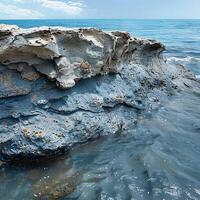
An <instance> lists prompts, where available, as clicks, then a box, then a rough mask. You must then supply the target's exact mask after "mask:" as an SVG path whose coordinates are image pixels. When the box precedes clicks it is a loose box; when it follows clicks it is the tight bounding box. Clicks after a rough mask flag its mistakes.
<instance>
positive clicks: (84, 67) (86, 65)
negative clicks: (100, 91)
mask: <svg viewBox="0 0 200 200" xmlns="http://www.w3.org/2000/svg"><path fill="white" fill-rule="evenodd" d="M80 68H81V70H82V71H83V72H84V73H89V72H90V71H91V65H90V64H89V63H88V62H82V63H81V65H80Z"/></svg>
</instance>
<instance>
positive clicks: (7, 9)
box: [0, 0, 43, 19]
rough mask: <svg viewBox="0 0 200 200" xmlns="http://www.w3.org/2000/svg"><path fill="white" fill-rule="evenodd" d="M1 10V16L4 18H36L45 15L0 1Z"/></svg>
mask: <svg viewBox="0 0 200 200" xmlns="http://www.w3.org/2000/svg"><path fill="white" fill-rule="evenodd" d="M18 1H19V0H18ZM0 10H1V12H0V17H3V18H4V19H36V18H41V17H43V15H42V14H41V13H40V12H38V11H35V10H30V9H27V8H20V7H18V6H16V5H12V4H6V3H0Z"/></svg>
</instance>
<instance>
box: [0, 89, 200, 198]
mask: <svg viewBox="0 0 200 200" xmlns="http://www.w3.org/2000/svg"><path fill="white" fill-rule="evenodd" d="M199 157H200V92H197V91H193V92H190V93H182V94H178V95H177V96H175V97H172V99H171V100H170V101H169V102H168V103H167V104H166V105H165V106H163V107H161V108H160V109H159V110H158V111H155V112H153V113H149V114H148V115H147V116H144V117H141V118H140V121H139V122H138V124H137V127H136V128H135V129H134V130H132V133H131V134H129V135H121V136H120V135H119V136H117V137H106V138H99V139H97V140H95V141H92V142H90V143H88V144H84V145H80V146H78V147H75V148H74V149H72V151H71V152H70V153H69V154H67V155H65V156H62V157H59V158H57V159H54V160H49V161H43V162H38V163H37V164H34V165H33V164H26V165H25V164H24V163H18V164H11V165H7V166H3V165H2V166H1V169H0V186H1V187H0V199H2V200H28V199H42V200H43V199H44V200H46V199H48V200H50V199H61V200H64V199H66V200H70V199H71V200H72V199H77V200H93V199H94V200H96V199H97V200H98V199H99V200H100V199H101V200H131V199H132V200H133V199H134V200H162V199H163V200H164V199H165V200H172V199H173V200H176V199H180V200H183V199H184V200H186V199H191V200H199V199H200V161H199Z"/></svg>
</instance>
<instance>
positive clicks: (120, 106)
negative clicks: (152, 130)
mask: <svg viewBox="0 0 200 200" xmlns="http://www.w3.org/2000/svg"><path fill="white" fill-rule="evenodd" d="M164 50H165V47H164V45H162V44H161V43H159V42H157V41H154V40H144V39H137V38H134V37H131V36H130V35H129V34H128V33H126V32H119V31H115V32H114V31H113V32H103V31H101V30H97V29H94V28H80V29H78V28H77V29H68V28H63V27H39V28H31V29H20V28H18V27H17V26H12V25H0V111H1V112H0V160H2V161H6V160H13V159H19V158H25V159H33V158H36V157H46V156H51V155H56V154H58V153H60V152H63V151H67V150H69V149H70V148H71V147H72V146H73V145H74V144H78V143H84V142H87V141H88V140H90V139H94V138H97V137H99V136H103V135H115V134H128V132H129V131H131V129H133V128H134V126H135V124H136V123H137V120H138V117H139V116H140V114H141V113H146V112H148V111H150V110H151V109H154V108H156V107H158V106H159V105H160V103H162V102H163V101H164V100H166V99H167V97H168V96H170V95H172V94H174V93H175V92H177V91H180V90H185V89H188V88H192V87H199V82H198V81H197V80H196V78H195V76H194V75H193V74H192V73H191V72H189V71H188V70H186V69H185V68H184V67H183V66H181V65H169V64H167V63H166V61H165V58H164V57H163V54H162V52H163V51H164Z"/></svg>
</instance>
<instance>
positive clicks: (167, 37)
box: [0, 19, 200, 75]
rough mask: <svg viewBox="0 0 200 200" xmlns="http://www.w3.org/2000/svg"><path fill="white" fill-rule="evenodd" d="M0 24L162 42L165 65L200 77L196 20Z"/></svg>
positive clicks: (199, 24) (199, 33)
mask: <svg viewBox="0 0 200 200" xmlns="http://www.w3.org/2000/svg"><path fill="white" fill-rule="evenodd" d="M0 23H5V24H16V25H18V26H19V27H22V28H29V27H34V26H65V27H96V28H99V29H103V30H123V31H128V32H130V33H131V34H132V35H133V36H137V37H142V38H149V39H156V40H159V41H161V42H163V43H164V44H165V45H166V47H167V51H166V52H165V54H166V56H167V57H168V60H169V62H175V63H177V62H178V63H181V64H183V65H185V66H186V67H188V68H189V69H191V70H192V71H193V72H194V73H195V74H196V75H200V20H133V19H67V20H66V19H65V20H0Z"/></svg>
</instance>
